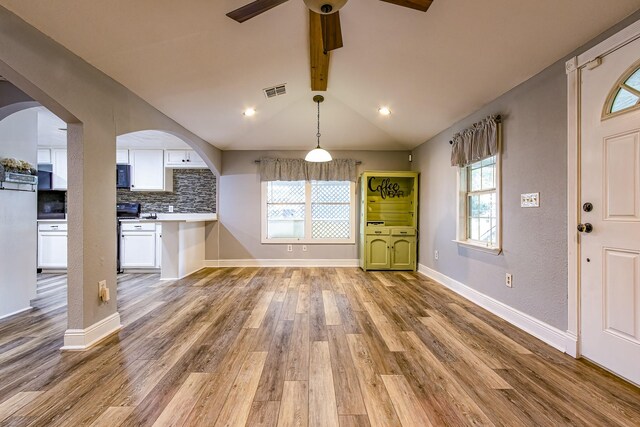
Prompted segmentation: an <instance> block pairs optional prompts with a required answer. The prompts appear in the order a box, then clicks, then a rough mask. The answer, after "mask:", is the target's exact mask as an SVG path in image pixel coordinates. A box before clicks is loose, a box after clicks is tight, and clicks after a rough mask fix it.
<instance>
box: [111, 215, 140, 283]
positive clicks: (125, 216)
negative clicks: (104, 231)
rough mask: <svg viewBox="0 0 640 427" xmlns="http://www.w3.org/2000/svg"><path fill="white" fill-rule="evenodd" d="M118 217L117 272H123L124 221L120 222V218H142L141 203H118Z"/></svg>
mask: <svg viewBox="0 0 640 427" xmlns="http://www.w3.org/2000/svg"><path fill="white" fill-rule="evenodd" d="M116 218H117V219H118V227H117V230H118V236H117V237H116V241H117V242H118V244H117V247H118V252H117V257H116V263H117V267H116V273H122V263H121V262H120V252H121V249H120V245H121V242H120V239H121V238H122V223H121V222H120V220H123V219H138V218H140V203H116Z"/></svg>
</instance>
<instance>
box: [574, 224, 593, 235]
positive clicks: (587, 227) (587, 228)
mask: <svg viewBox="0 0 640 427" xmlns="http://www.w3.org/2000/svg"><path fill="white" fill-rule="evenodd" d="M578 231H579V232H581V233H591V232H592V231H593V225H591V224H589V223H588V222H587V223H584V224H578Z"/></svg>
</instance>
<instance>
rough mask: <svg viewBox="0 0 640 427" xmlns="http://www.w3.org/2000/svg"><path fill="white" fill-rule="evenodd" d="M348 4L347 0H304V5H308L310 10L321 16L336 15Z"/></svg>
mask: <svg viewBox="0 0 640 427" xmlns="http://www.w3.org/2000/svg"><path fill="white" fill-rule="evenodd" d="M346 3H347V0H304V4H306V5H307V7H308V8H309V10H312V11H314V12H315V13H319V14H320V15H329V14H331V13H336V12H337V11H339V10H340V9H341V8H342V6H344V5H345V4H346Z"/></svg>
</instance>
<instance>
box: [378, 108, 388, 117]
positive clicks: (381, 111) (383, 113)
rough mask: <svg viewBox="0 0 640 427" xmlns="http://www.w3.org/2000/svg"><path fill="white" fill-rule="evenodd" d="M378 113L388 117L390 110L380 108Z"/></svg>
mask: <svg viewBox="0 0 640 427" xmlns="http://www.w3.org/2000/svg"><path fill="white" fill-rule="evenodd" d="M378 113H380V114H382V115H383V116H388V115H389V114H391V110H390V109H389V107H380V108H378Z"/></svg>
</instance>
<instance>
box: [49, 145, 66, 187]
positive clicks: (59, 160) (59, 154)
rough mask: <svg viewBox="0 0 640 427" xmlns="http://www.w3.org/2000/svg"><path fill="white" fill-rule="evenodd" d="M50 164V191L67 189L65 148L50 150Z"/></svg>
mask: <svg viewBox="0 0 640 427" xmlns="http://www.w3.org/2000/svg"><path fill="white" fill-rule="evenodd" d="M51 163H52V164H53V175H52V177H51V189H52V190H66V189H67V150H66V149H65V148H52V149H51Z"/></svg>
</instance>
